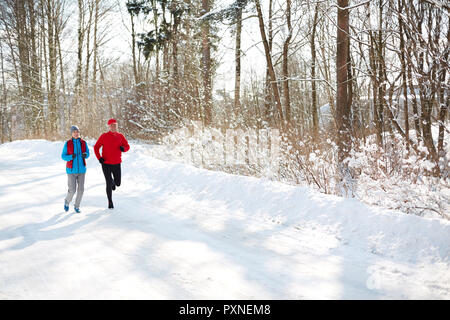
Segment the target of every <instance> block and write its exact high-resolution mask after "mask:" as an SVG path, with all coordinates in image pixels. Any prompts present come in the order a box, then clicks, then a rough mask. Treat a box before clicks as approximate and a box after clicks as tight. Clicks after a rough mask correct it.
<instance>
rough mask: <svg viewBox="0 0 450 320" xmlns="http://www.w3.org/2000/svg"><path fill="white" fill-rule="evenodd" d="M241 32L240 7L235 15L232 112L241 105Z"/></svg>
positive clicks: (237, 110)
mask: <svg viewBox="0 0 450 320" xmlns="http://www.w3.org/2000/svg"><path fill="white" fill-rule="evenodd" d="M241 34H242V8H239V9H238V12H237V17H236V49H235V53H234V61H235V78H234V112H235V113H236V112H239V110H240V107H241V98H240V95H241Z"/></svg>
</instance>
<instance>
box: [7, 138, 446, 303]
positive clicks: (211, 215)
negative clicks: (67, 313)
mask: <svg viewBox="0 0 450 320" xmlns="http://www.w3.org/2000/svg"><path fill="white" fill-rule="evenodd" d="M93 143H94V141H88V144H89V147H90V150H91V158H89V159H88V161H87V162H88V173H87V176H86V186H85V194H84V197H83V202H82V206H81V208H82V213H81V214H80V215H76V214H73V213H71V212H69V213H65V212H64V211H63V210H62V199H63V198H64V195H65V192H66V185H67V182H66V175H65V170H64V162H63V161H62V160H61V159H60V154H61V150H62V145H63V142H48V141H44V140H31V141H15V142H12V143H7V144H3V145H0V226H1V227H0V266H2V267H1V268H0V298H3V299H10V298H19V299H21V298H32V299H33V298H34V299H36V298H37V299H41V298H43V299H67V298H69V299H73V298H75V299H79V298H81V299H91V298H92V299H99V298H100V299H109V298H112V299H123V298H125V299H130V298H132V299H141V298H143V299H152V298H153V299H167V298H171V299H449V298H450V274H449V272H448V270H449V267H450V260H449V259H450V222H449V221H446V220H444V219H435V218H424V217H418V216H415V215H406V214H404V213H402V212H400V211H395V210H383V209H382V208H380V207H371V206H368V205H366V204H363V203H361V202H360V201H358V200H355V199H345V198H340V197H337V196H333V195H326V194H323V193H320V192H317V191H314V190H312V189H311V188H307V187H300V186H292V185H287V184H283V183H280V182H276V181H270V180H268V179H264V178H261V179H260V178H255V177H246V176H240V175H234V174H227V173H223V172H214V171H208V170H205V169H200V168H196V167H194V166H192V165H187V164H182V163H176V162H172V161H163V160H158V159H155V158H153V157H152V156H151V155H152V154H153V153H154V148H155V146H151V145H146V144H143V143H137V142H134V143H133V142H132V143H131V150H130V152H128V153H125V154H124V155H123V164H122V172H123V179H122V185H121V186H120V187H119V188H118V190H116V191H114V194H113V197H114V199H115V205H116V208H115V209H114V210H113V211H110V210H108V209H106V204H107V203H106V195H105V188H104V179H103V175H102V172H101V169H100V166H99V164H98V161H97V159H96V158H95V156H94V153H93V149H92V146H93ZM43 253H45V254H43ZM29 261H33V263H32V264H30V263H29Z"/></svg>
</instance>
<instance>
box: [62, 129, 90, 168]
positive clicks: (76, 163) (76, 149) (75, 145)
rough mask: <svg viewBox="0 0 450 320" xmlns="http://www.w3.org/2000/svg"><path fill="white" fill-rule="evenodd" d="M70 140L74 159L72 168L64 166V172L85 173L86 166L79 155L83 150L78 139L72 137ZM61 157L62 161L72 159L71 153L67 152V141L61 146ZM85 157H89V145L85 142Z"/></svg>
mask: <svg viewBox="0 0 450 320" xmlns="http://www.w3.org/2000/svg"><path fill="white" fill-rule="evenodd" d="M72 141H73V153H74V154H75V159H73V165H72V168H67V167H66V173H67V174H74V173H86V166H85V165H84V162H83V157H82V156H81V154H82V153H83V152H82V151H81V143H80V139H74V138H72ZM61 158H62V159H63V160H64V161H70V160H72V155H71V154H67V141H66V143H65V144H64V148H63V151H62V154H61ZM87 158H89V147H88V144H87V142H86V159H87Z"/></svg>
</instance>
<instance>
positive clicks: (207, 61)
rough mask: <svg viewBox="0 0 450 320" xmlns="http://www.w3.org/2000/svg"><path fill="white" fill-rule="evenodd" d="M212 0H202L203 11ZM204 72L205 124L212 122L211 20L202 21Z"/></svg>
mask: <svg viewBox="0 0 450 320" xmlns="http://www.w3.org/2000/svg"><path fill="white" fill-rule="evenodd" d="M209 2H210V0H202V13H203V14H206V13H208V12H209V10H210V8H209V6H210V3H209ZM202 72H203V108H204V113H203V115H204V125H205V126H209V125H210V124H211V122H212V92H211V90H212V87H211V84H212V81H211V76H212V75H211V40H210V26H209V21H203V23H202Z"/></svg>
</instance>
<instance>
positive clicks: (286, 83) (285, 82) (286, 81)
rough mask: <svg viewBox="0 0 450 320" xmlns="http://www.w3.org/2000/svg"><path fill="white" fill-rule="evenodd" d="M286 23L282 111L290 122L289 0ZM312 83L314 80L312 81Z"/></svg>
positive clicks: (287, 2)
mask: <svg viewBox="0 0 450 320" xmlns="http://www.w3.org/2000/svg"><path fill="white" fill-rule="evenodd" d="M286 25H287V29H288V35H287V37H286V40H285V41H284V44H283V95H284V111H285V119H286V123H287V124H290V122H291V98H290V95H289V71H288V55H289V44H290V42H291V39H292V24H291V0H286ZM313 83H314V81H313Z"/></svg>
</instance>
